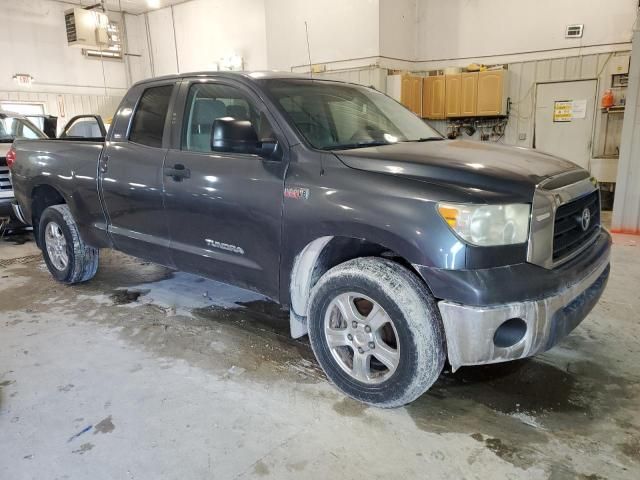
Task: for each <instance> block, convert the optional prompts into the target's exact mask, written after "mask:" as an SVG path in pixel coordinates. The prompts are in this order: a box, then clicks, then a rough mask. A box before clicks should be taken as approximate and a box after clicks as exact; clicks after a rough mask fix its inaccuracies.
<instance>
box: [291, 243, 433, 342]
mask: <svg viewBox="0 0 640 480" xmlns="http://www.w3.org/2000/svg"><path fill="white" fill-rule="evenodd" d="M360 257H383V258H388V259H390V260H392V261H394V262H397V263H399V264H401V265H403V266H404V267H406V268H408V269H409V270H411V271H412V272H413V273H415V274H416V275H418V278H420V279H421V277H420V275H419V274H418V272H417V271H416V270H415V268H414V267H413V265H412V264H411V262H409V261H407V260H406V259H405V258H404V257H402V256H401V255H399V254H398V253H396V252H394V251H392V250H389V249H388V248H386V247H384V246H383V245H380V244H377V243H375V242H370V241H368V240H365V239H361V238H351V237H341V236H336V237H321V238H318V239H316V240H314V241H313V242H311V243H310V244H308V245H307V246H306V247H305V248H304V249H303V250H302V252H301V253H300V254H299V255H298V256H297V257H296V260H295V262H294V266H293V270H292V272H291V284H290V289H289V290H290V295H291V299H290V305H291V310H292V315H291V332H292V335H293V336H294V338H297V337H300V336H302V335H304V334H306V333H307V330H306V323H305V321H304V318H305V317H306V315H307V306H308V300H309V294H310V292H311V289H312V288H313V287H314V285H315V284H316V283H317V282H318V280H320V277H322V275H324V274H325V273H326V272H327V271H329V270H330V269H332V268H333V267H335V266H336V265H339V264H341V263H344V262H346V261H348V260H352V259H354V258H360ZM301 322H302V323H305V324H304V325H301ZM294 332H295V333H294Z"/></svg>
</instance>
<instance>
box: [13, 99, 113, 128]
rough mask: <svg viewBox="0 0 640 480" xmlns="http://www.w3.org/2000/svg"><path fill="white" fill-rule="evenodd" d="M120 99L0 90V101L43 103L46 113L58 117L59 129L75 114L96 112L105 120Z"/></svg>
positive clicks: (111, 113) (109, 116)
mask: <svg viewBox="0 0 640 480" xmlns="http://www.w3.org/2000/svg"><path fill="white" fill-rule="evenodd" d="M121 99H122V97H118V96H104V95H73V94H56V93H39V92H31V91H20V92H0V101H5V100H8V101H12V102H28V103H41V104H43V105H44V110H45V113H46V114H47V115H55V116H57V117H58V130H59V131H60V129H62V127H64V124H65V123H67V121H68V120H69V119H71V118H72V117H73V116H75V115H83V114H98V115H101V116H102V118H103V119H104V120H105V121H107V120H108V119H109V118H111V116H112V115H113V114H114V113H115V111H116V108H117V107H118V104H119V103H120V100H121ZM61 109H62V110H63V111H61ZM62 114H64V116H63V115H62Z"/></svg>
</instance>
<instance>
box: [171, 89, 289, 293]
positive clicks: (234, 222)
mask: <svg viewBox="0 0 640 480" xmlns="http://www.w3.org/2000/svg"><path fill="white" fill-rule="evenodd" d="M179 98H180V99H179V101H178V103H177V104H178V105H180V107H179V110H180V113H179V115H180V116H181V117H182V119H181V120H178V121H177V123H178V124H180V125H182V126H183V127H182V131H181V132H177V135H176V138H175V139H174V142H175V148H172V149H170V150H169V152H168V154H167V157H166V160H165V177H164V188H165V208H166V214H167V221H168V223H169V232H170V235H171V255H172V260H173V262H174V264H175V266H176V267H177V268H179V269H181V270H186V271H190V272H195V273H200V274H203V275H206V276H210V277H212V278H216V279H220V280H222V281H226V282H228V283H231V284H235V285H239V286H243V287H246V288H249V289H253V290H257V291H260V292H262V293H264V294H266V295H269V296H276V295H277V294H278V278H279V275H278V271H279V260H280V241H281V216H282V200H283V189H284V173H285V167H286V163H285V159H284V158H283V156H282V155H278V154H276V155H274V156H272V157H270V158H263V157H260V156H259V155H257V154H255V153H252V152H253V151H255V150H253V151H246V152H243V151H234V152H231V151H221V150H219V149H216V151H213V149H212V147H211V144H212V143H211V135H212V126H213V122H214V120H216V119H217V118H222V117H227V118H228V117H232V118H235V119H237V120H244V121H250V122H251V123H252V125H253V126H254V127H255V129H256V133H257V135H258V138H259V139H264V138H267V137H268V138H276V139H277V140H278V141H279V142H280V147H282V145H283V143H282V142H283V141H284V138H283V137H282V135H281V134H279V133H278V132H277V131H276V130H275V129H274V126H275V122H274V120H273V118H272V117H271V115H270V114H269V112H268V111H267V110H266V108H265V106H264V104H263V103H262V102H261V100H260V99H259V98H258V97H257V96H256V95H255V94H253V92H251V91H250V90H249V89H248V88H246V87H244V86H243V85H242V84H239V83H235V82H233V81H230V80H224V81H222V80H202V79H198V80H193V81H189V80H187V81H185V82H184V83H183V84H182V86H181V91H180V96H179ZM179 118H180V117H179ZM279 151H282V149H281V150H279ZM176 171H177V172H181V171H182V172H188V174H186V175H181V176H175V175H174V174H175V173H176Z"/></svg>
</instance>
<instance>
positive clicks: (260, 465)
mask: <svg viewBox="0 0 640 480" xmlns="http://www.w3.org/2000/svg"><path fill="white" fill-rule="evenodd" d="M253 472H254V473H255V474H256V475H259V476H260V477H266V476H267V475H269V467H267V465H266V464H265V463H264V462H263V461H262V460H259V461H258V462H256V464H255V465H254V467H253Z"/></svg>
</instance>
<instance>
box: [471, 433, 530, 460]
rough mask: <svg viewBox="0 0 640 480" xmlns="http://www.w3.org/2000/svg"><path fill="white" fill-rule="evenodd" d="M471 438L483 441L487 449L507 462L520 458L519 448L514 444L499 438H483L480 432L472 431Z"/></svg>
mask: <svg viewBox="0 0 640 480" xmlns="http://www.w3.org/2000/svg"><path fill="white" fill-rule="evenodd" d="M471 438H473V439H474V440H476V441H478V442H481V443H484V444H485V446H486V447H487V448H488V449H489V450H491V451H492V452H493V453H495V454H496V455H497V456H498V457H500V458H501V459H503V460H505V461H507V462H509V463H516V462H517V461H518V460H520V457H521V454H520V450H519V449H518V448H516V447H514V446H510V445H507V444H505V443H504V442H503V441H502V440H500V439H499V438H491V437H487V438H485V437H484V436H483V435H482V434H481V433H473V434H471Z"/></svg>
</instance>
